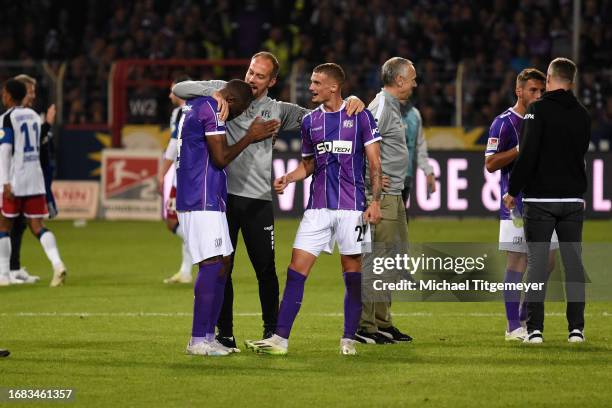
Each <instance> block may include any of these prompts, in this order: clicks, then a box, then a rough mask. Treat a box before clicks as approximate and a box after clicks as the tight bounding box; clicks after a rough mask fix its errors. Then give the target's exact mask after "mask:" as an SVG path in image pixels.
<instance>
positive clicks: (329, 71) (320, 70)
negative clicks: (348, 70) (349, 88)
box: [312, 62, 346, 86]
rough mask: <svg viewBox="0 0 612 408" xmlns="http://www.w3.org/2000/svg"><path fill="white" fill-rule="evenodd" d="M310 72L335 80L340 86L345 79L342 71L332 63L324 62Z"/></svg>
mask: <svg viewBox="0 0 612 408" xmlns="http://www.w3.org/2000/svg"><path fill="white" fill-rule="evenodd" d="M312 72H316V73H317V74H325V75H327V76H328V77H330V78H333V79H335V80H336V81H337V82H338V84H339V85H340V86H342V84H344V80H345V79H346V75H344V70H343V69H342V67H341V66H340V65H338V64H334V63H333V62H326V63H325V64H321V65H317V66H316V67H315V69H313V70H312Z"/></svg>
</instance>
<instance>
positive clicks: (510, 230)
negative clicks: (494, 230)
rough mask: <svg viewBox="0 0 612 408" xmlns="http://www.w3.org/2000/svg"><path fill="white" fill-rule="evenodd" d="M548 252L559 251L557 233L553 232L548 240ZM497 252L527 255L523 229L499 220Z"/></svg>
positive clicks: (512, 223)
mask: <svg viewBox="0 0 612 408" xmlns="http://www.w3.org/2000/svg"><path fill="white" fill-rule="evenodd" d="M550 242H551V244H550V250H551V251H553V250H555V249H559V238H558V237H557V231H553V234H552V238H551V240H550ZM499 250H500V251H512V252H521V253H523V254H526V253H527V242H526V241H525V231H524V230H523V227H517V226H515V225H514V222H513V221H512V220H500V222H499Z"/></svg>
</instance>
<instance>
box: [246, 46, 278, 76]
mask: <svg viewBox="0 0 612 408" xmlns="http://www.w3.org/2000/svg"><path fill="white" fill-rule="evenodd" d="M260 57H261V58H265V59H267V60H268V61H270V62H271V63H272V73H271V74H270V77H272V78H276V77H277V76H278V71H280V64H279V63H278V59H276V57H275V56H274V54H272V53H271V52H268V51H260V52H258V53H257V54H255V55H253V56H252V57H251V61H252V60H254V59H255V58H260Z"/></svg>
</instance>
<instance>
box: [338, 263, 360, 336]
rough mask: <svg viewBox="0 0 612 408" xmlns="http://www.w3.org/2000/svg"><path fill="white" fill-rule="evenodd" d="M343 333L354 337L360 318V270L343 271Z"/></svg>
mask: <svg viewBox="0 0 612 408" xmlns="http://www.w3.org/2000/svg"><path fill="white" fill-rule="evenodd" d="M343 275H344V286H345V291H344V334H343V335H342V337H344V338H345V339H354V338H355V332H356V331H357V328H358V327H359V319H360V318H361V272H344V273H343Z"/></svg>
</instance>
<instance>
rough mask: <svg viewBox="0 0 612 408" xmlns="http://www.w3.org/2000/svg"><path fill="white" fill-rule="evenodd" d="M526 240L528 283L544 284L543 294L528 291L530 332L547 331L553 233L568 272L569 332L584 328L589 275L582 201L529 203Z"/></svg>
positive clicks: (526, 206)
mask: <svg viewBox="0 0 612 408" xmlns="http://www.w3.org/2000/svg"><path fill="white" fill-rule="evenodd" d="M523 219H524V228H525V239H526V241H527V247H528V254H527V257H528V273H527V280H528V281H529V282H532V283H544V290H543V291H536V292H528V293H527V295H526V300H527V302H528V304H527V330H528V331H529V332H531V331H533V330H540V331H543V330H544V300H545V295H546V282H547V280H548V272H547V269H548V253H549V248H550V238H551V237H552V233H553V230H556V231H557V236H558V237H559V249H560V251H561V260H562V261H563V267H564V269H565V294H566V300H567V307H566V316H567V323H568V330H569V331H571V330H574V329H579V330H582V329H584V306H585V289H584V283H585V272H584V266H583V265H582V223H583V221H584V205H583V203H581V202H525V203H524V206H523Z"/></svg>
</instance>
